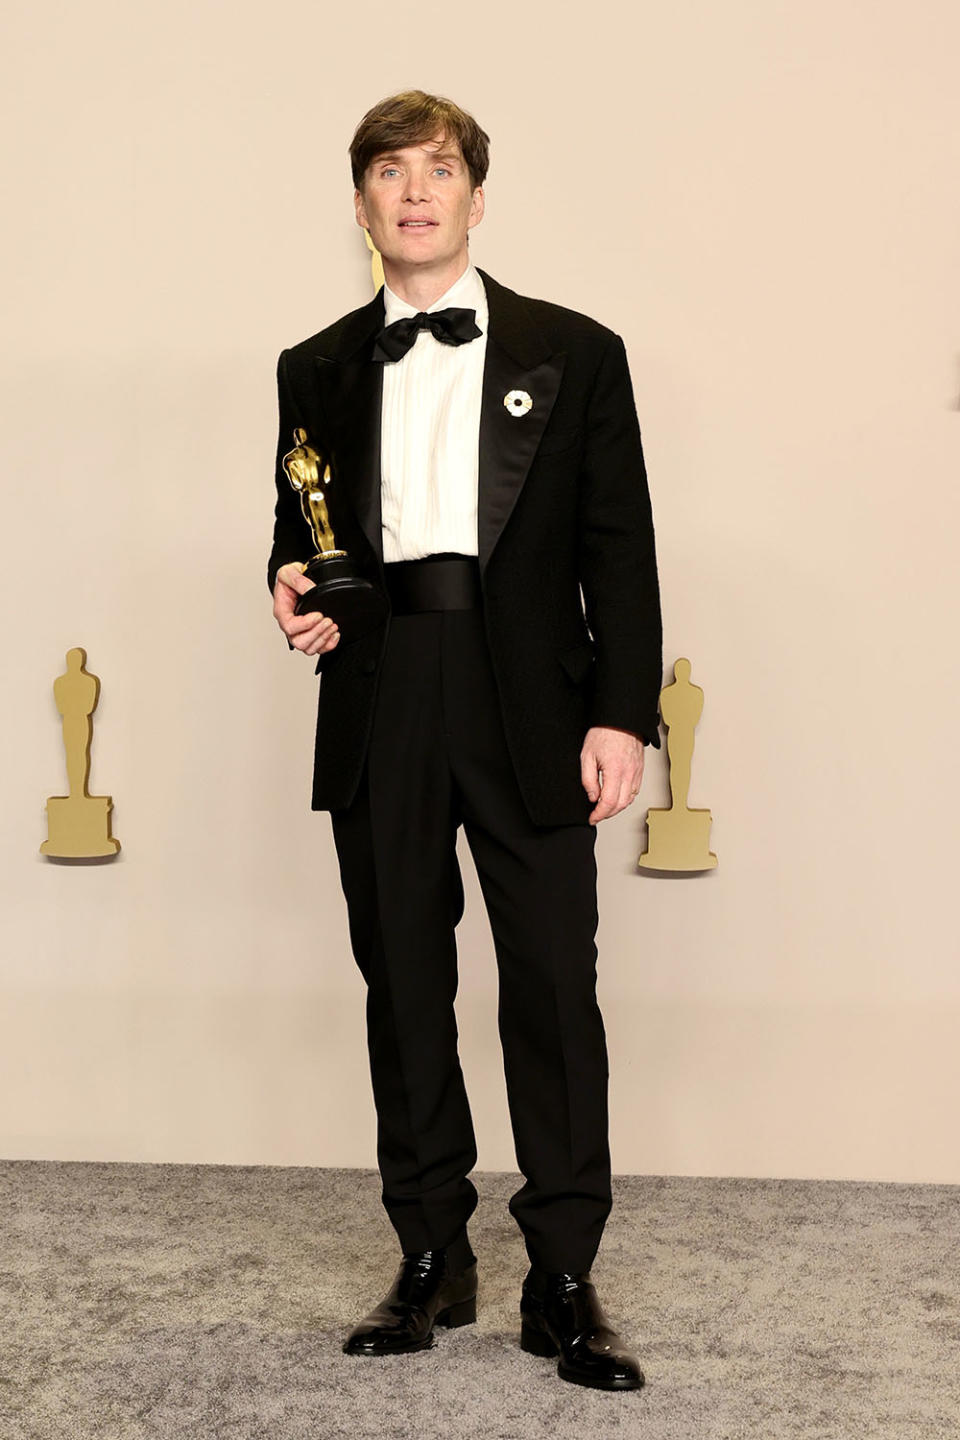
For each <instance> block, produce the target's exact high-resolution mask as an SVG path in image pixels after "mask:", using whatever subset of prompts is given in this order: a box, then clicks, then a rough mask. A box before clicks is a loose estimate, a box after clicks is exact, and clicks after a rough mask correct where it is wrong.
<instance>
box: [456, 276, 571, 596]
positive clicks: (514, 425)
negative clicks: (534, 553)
mask: <svg viewBox="0 0 960 1440" xmlns="http://www.w3.org/2000/svg"><path fill="white" fill-rule="evenodd" d="M478 269H479V267H478ZM480 275H481V278H482V279H483V283H484V288H485V289H486V292H487V304H488V307H489V329H488V333H487V353H486V357H485V363H484V371H483V400H482V402H481V409H480V465H479V478H478V487H477V550H478V558H479V562H480V569H481V572H482V571H484V570H485V569H486V567H487V564H488V562H489V560H490V556H491V554H492V553H493V549H494V546H495V545H496V543H497V541H498V539H499V538H500V535H501V533H502V531H503V527H504V526H505V525H506V523H507V521H508V520H509V518H510V515H511V513H512V511H513V507H514V506H515V505H516V503H517V499H518V497H519V495H520V491H521V490H522V488H523V483H524V481H525V480H526V478H527V475H528V473H529V470H530V466H531V465H532V463H533V458H534V456H535V454H536V452H537V447H538V446H539V444H540V440H541V438H542V436H543V432H544V429H545V427H546V424H547V421H548V420H549V418H550V412H551V410H552V409H553V406H554V402H555V401H556V398H557V391H558V390H559V388H560V381H561V378H562V376H563V367H564V362H565V360H566V355H565V353H564V352H563V351H552V350H551V346H550V344H549V342H548V341H547V339H546V337H545V336H544V335H543V333H542V331H541V330H539V328H538V327H537V326H536V323H535V321H534V320H533V319H532V317H531V315H530V311H529V310H528V309H527V307H526V305H525V304H524V302H523V298H522V297H521V296H519V295H517V294H516V293H515V292H514V291H513V290H508V289H506V287H505V286H503V285H500V284H498V283H497V282H496V281H495V280H493V279H492V278H491V277H490V276H489V275H488V274H487V273H486V271H484V270H480ZM511 390H521V391H526V393H527V394H528V395H529V396H530V399H531V400H532V402H533V403H532V405H531V406H530V408H529V409H528V410H526V411H525V413H523V414H512V413H511V412H510V411H509V410H508V409H507V407H506V406H505V405H504V403H503V401H504V396H506V395H508V394H509V393H510V391H511Z"/></svg>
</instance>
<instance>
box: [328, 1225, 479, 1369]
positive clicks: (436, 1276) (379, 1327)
mask: <svg viewBox="0 0 960 1440" xmlns="http://www.w3.org/2000/svg"><path fill="white" fill-rule="evenodd" d="M476 1318H477V1262H476V1261H475V1260H474V1261H473V1262H472V1263H471V1264H470V1265H468V1266H467V1267H466V1269H464V1270H461V1271H459V1272H458V1273H457V1274H454V1275H451V1274H450V1273H449V1266H448V1263H447V1252H446V1251H445V1250H421V1251H419V1252H417V1253H416V1254H412V1255H404V1257H403V1260H402V1262H401V1265H400V1269H399V1270H398V1271H397V1278H396V1279H395V1280H394V1282H393V1285H392V1287H391V1289H390V1291H389V1293H388V1294H387V1295H386V1296H385V1297H384V1299H383V1300H382V1301H381V1302H380V1304H379V1305H378V1306H377V1308H376V1309H375V1310H372V1311H371V1312H370V1314H369V1315H367V1316H366V1317H365V1318H364V1319H363V1320H361V1321H360V1324H359V1325H356V1326H355V1327H354V1328H353V1330H351V1331H350V1334H349V1335H348V1336H347V1339H346V1341H345V1343H344V1346H343V1352H344V1354H345V1355H402V1354H405V1353H406V1352H407V1351H410V1350H428V1349H429V1348H430V1346H431V1345H432V1344H433V1327H434V1325H446V1326H447V1327H449V1328H451V1329H452V1328H453V1327H454V1326H456V1325H472V1324H473V1322H474V1321H475V1320H476Z"/></svg>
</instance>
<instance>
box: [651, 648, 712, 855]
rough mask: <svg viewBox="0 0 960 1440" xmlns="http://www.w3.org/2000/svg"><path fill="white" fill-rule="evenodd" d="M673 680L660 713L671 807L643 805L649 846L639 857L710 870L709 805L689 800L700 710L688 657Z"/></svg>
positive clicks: (662, 697) (699, 693)
mask: <svg viewBox="0 0 960 1440" xmlns="http://www.w3.org/2000/svg"><path fill="white" fill-rule="evenodd" d="M673 676H674V679H673V684H672V685H667V686H666V688H665V689H663V690H662V691H661V692H660V714H661V715H662V717H663V723H664V725H666V727H667V758H668V761H669V765H670V809H669V810H653V809H651V810H648V811H647V831H648V837H649V838H648V841H647V849H646V850H645V851H644V853H643V854H642V855H641V856H640V859H639V860H638V861H637V864H638V866H639V867H640V868H641V869H642V870H712V869H713V868H714V866H715V865H716V863H717V857H716V855H714V853H713V851H712V850H711V849H710V825H711V815H710V811H709V810H691V809H689V808H688V806H687V796H688V794H689V791H690V768H691V765H692V762H693V732H694V730H695V729H696V728H697V722H698V721H699V719H700V716H701V714H702V712H703V691H702V690H701V688H700V686H699V685H692V684H691V683H690V661H689V660H685V659H680V660H678V661H677V662H676V664H675V665H674V667H673Z"/></svg>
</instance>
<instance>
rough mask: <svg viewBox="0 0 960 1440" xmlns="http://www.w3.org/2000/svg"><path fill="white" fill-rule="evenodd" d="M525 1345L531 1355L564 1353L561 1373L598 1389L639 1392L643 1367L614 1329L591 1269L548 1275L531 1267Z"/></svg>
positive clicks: (523, 1303) (523, 1319) (524, 1301)
mask: <svg viewBox="0 0 960 1440" xmlns="http://www.w3.org/2000/svg"><path fill="white" fill-rule="evenodd" d="M520 1345H521V1348H522V1349H524V1350H526V1351H528V1352H529V1353H530V1354H531V1355H543V1356H553V1355H559V1357H560V1358H559V1360H558V1361H557V1374H558V1375H559V1376H560V1378H561V1379H562V1380H571V1381H572V1382H573V1383H574V1384H575V1385H592V1386H594V1387H595V1388H596V1389H598V1390H638V1389H639V1388H640V1386H641V1385H642V1384H643V1371H642V1370H641V1369H640V1364H639V1362H638V1360H637V1357H636V1355H634V1354H633V1353H632V1352H631V1351H630V1350H628V1349H627V1347H626V1346H625V1345H624V1343H623V1341H622V1340H621V1339H620V1336H619V1335H618V1334H617V1332H616V1331H615V1330H614V1329H612V1328H611V1326H610V1324H609V1322H608V1321H607V1317H606V1316H605V1315H604V1313H603V1310H602V1309H601V1307H600V1301H599V1300H598V1299H597V1292H596V1290H595V1289H594V1286H593V1284H592V1283H591V1280H590V1272H589V1271H586V1272H585V1273H583V1274H580V1275H573V1274H568V1273H562V1274H547V1273H546V1272H545V1271H543V1270H538V1269H536V1267H535V1266H534V1267H532V1268H531V1270H530V1273H529V1274H528V1275H527V1278H526V1280H524V1282H523V1291H522V1293H521V1296H520Z"/></svg>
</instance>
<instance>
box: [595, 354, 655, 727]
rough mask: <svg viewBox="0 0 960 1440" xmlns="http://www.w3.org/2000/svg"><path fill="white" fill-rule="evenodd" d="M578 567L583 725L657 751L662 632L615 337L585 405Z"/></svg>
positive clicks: (649, 528) (642, 483)
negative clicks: (607, 728)
mask: <svg viewBox="0 0 960 1440" xmlns="http://www.w3.org/2000/svg"><path fill="white" fill-rule="evenodd" d="M579 565H580V583H581V587H582V590H583V598H584V608H585V613H586V619H587V624H588V625H589V627H590V630H591V633H592V635H593V639H594V644H595V647H596V672H595V679H594V686H593V691H592V698H591V704H590V707H589V711H588V719H587V723H588V725H611V726H615V727H617V728H619V729H621V730H631V731H633V732H634V733H635V734H637V735H640V736H642V738H643V740H644V741H645V743H646V744H648V745H652V746H654V748H655V749H659V748H660V735H659V731H658V726H659V714H658V706H659V699H660V688H661V685H662V681H663V654H662V645H663V632H662V622H661V615H660V588H659V582H658V579H657V558H656V546H655V540H654V530H653V515H652V512H651V506H650V495H649V491H648V488H647V473H646V467H645V465H644V460H643V448H642V445H641V441H640V425H639V421H638V419H637V411H636V406H635V404H634V398H633V387H632V385H631V383H630V371H629V367H628V365H627V356H626V351H625V349H624V345H623V341H622V340H621V338H620V336H619V335H612V336H611V338H610V340H609V342H608V344H607V347H606V349H605V351H604V353H603V356H602V358H601V361H600V365H599V367H598V369H597V375H596V379H595V382H594V386H593V390H592V392H591V395H590V398H589V401H588V406H587V427H586V435H585V443H584V458H583V462H582V471H581V477H580V502H579Z"/></svg>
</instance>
